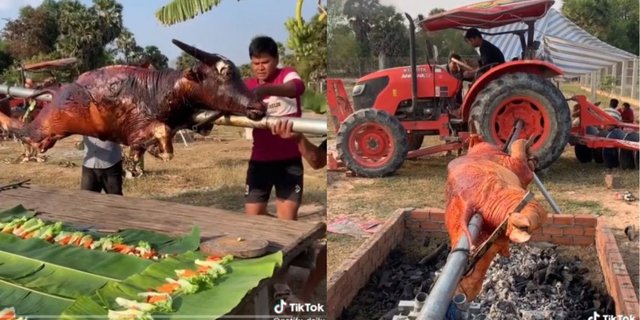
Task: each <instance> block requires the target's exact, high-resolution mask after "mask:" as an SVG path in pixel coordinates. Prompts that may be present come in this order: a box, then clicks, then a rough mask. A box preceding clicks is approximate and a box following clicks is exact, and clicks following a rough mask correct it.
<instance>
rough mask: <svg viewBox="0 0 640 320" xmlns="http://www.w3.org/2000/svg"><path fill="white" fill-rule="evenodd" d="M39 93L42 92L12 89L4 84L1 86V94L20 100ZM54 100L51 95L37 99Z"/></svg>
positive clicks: (37, 98) (28, 89) (20, 88)
mask: <svg viewBox="0 0 640 320" xmlns="http://www.w3.org/2000/svg"><path fill="white" fill-rule="evenodd" d="M38 91H40V90H37V89H30V88H23V87H11V86H7V85H4V84H1V85H0V94H6V95H9V96H14V97H20V98H26V97H28V96H31V95H33V94H35V93H36V92H38ZM52 98H53V97H52V96H51V94H43V95H41V96H39V97H36V98H35V99H36V100H42V101H51V99H52Z"/></svg>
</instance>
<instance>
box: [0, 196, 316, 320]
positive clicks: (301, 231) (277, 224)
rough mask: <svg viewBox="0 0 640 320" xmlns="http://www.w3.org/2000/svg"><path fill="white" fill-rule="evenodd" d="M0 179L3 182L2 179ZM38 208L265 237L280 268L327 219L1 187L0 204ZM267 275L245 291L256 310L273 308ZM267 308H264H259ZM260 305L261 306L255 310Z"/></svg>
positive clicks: (47, 213)
mask: <svg viewBox="0 0 640 320" xmlns="http://www.w3.org/2000/svg"><path fill="white" fill-rule="evenodd" d="M2 184H4V183H2ZM20 204H21V205H23V206H24V207H25V208H27V209H31V210H36V211H38V212H40V214H39V215H38V216H39V217H41V218H42V219H46V220H56V221H63V222H68V223H72V224H74V225H78V226H82V227H94V228H101V229H114V230H117V229H126V228H137V229H145V230H151V231H157V232H161V233H164V234H168V235H183V234H185V233H188V232H190V231H191V229H192V228H193V226H195V225H198V226H199V227H200V234H201V237H202V241H205V240H207V239H211V238H213V237H217V236H222V235H233V236H239V237H243V238H247V239H249V238H254V239H255V238H257V239H263V240H268V241H269V244H270V246H269V252H275V251H277V250H282V252H283V268H286V267H287V266H288V265H289V264H290V263H291V261H292V260H294V259H295V258H296V257H297V256H298V255H300V253H303V252H304V251H305V250H307V249H308V248H310V247H311V245H312V244H313V243H314V241H316V240H317V239H320V238H322V237H324V235H325V232H326V224H324V223H322V222H317V223H307V222H300V221H286V220H280V219H276V218H273V217H267V216H247V215H244V214H243V213H236V212H232V211H227V210H221V209H216V208H211V207H198V206H190V205H184V204H179V203H174V202H168V201H159V200H149V199H139V198H130V197H127V196H124V197H123V196H117V195H106V194H98V193H95V192H89V191H82V190H55V189H52V188H46V187H42V186H36V185H30V186H29V188H17V189H12V190H5V191H1V192H0V210H5V209H8V208H11V207H14V206H16V205H20ZM269 284H270V281H269V279H265V281H262V282H261V283H260V284H259V286H258V287H257V288H255V289H254V290H252V291H251V292H250V293H249V294H248V295H247V296H245V298H244V300H243V302H242V304H241V305H243V304H244V303H245V302H247V301H248V300H249V299H251V298H256V297H259V301H256V302H257V304H256V312H259V313H256V314H263V315H264V314H265V313H263V312H266V311H272V310H271V308H270V307H268V306H265V303H268V301H265V299H268V295H267V294H266V292H268V291H267V289H268V286H269ZM265 307H266V308H268V309H266V310H265V309H264V308H265ZM258 310H260V311H258Z"/></svg>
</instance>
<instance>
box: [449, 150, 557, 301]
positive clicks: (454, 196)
mask: <svg viewBox="0 0 640 320" xmlns="http://www.w3.org/2000/svg"><path fill="white" fill-rule="evenodd" d="M530 144H531V141H527V140H524V139H519V140H516V141H514V143H513V144H512V146H511V154H510V155H509V154H506V153H504V152H502V150H500V149H499V148H498V147H496V146H495V145H492V144H489V143H486V142H479V143H476V144H472V145H471V146H470V148H469V152H468V153H467V155H465V156H462V157H458V158H456V159H454V160H453V161H451V162H450V163H449V165H448V168H447V169H448V177H447V186H446V198H447V207H446V215H445V225H446V228H447V232H448V233H449V237H450V239H451V246H452V248H455V246H456V245H457V243H458V240H459V239H460V237H467V239H468V240H471V236H470V234H469V229H468V224H469V221H470V220H471V217H472V216H473V215H474V214H476V213H479V214H480V215H481V216H482V219H483V222H482V229H481V232H480V235H479V237H478V239H476V241H475V242H472V246H471V249H472V250H474V249H475V248H476V247H477V246H479V245H480V244H482V243H483V242H484V241H485V240H487V239H488V237H489V236H490V235H491V233H492V232H493V231H494V230H495V229H497V228H498V226H499V225H500V224H501V223H502V221H504V219H505V218H507V217H508V218H509V220H508V225H507V229H506V234H505V235H503V236H501V237H499V238H498V239H497V240H496V241H495V242H494V243H493V244H492V245H491V246H490V247H489V250H488V251H487V252H486V254H485V255H484V256H482V258H481V259H480V260H478V262H477V263H476V265H475V266H474V268H473V269H471V271H470V272H469V274H467V275H465V276H463V279H462V281H460V284H459V286H458V288H457V292H458V293H463V294H465V295H466V297H467V299H468V300H467V301H472V300H473V299H475V298H476V297H477V296H478V294H479V293H480V291H481V290H482V283H483V280H484V277H485V275H486V272H487V270H488V268H489V266H490V265H491V262H492V261H493V259H494V257H495V256H496V254H498V253H500V255H502V256H509V242H510V241H512V242H514V243H523V242H526V241H528V240H529V239H530V238H531V233H532V232H533V231H535V230H536V229H538V228H540V226H542V224H543V223H544V221H545V219H546V218H547V212H546V210H545V209H544V208H543V207H542V206H541V205H540V203H538V202H537V201H536V200H531V201H530V202H529V203H528V204H527V205H526V206H525V207H524V209H523V210H521V211H520V212H513V211H514V209H515V208H516V207H517V206H518V204H519V203H520V202H521V201H522V199H523V198H524V197H525V195H526V193H527V187H528V186H529V184H530V183H531V181H532V179H533V168H535V159H534V158H532V157H530V152H529V147H530ZM470 243H471V242H470Z"/></svg>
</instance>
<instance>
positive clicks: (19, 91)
mask: <svg viewBox="0 0 640 320" xmlns="http://www.w3.org/2000/svg"><path fill="white" fill-rule="evenodd" d="M39 92H40V90H36V89H29V88H22V87H10V86H7V85H0V94H6V95H9V96H15V97H21V98H25V97H30V96H32V95H34V94H36V93H39ZM52 98H53V96H52V95H51V94H49V93H43V94H42V95H39V96H37V97H35V98H34V99H37V100H42V101H51V99H52ZM278 119H282V120H285V119H286V120H289V121H291V122H293V129H292V130H293V131H294V132H298V133H309V134H322V135H326V134H327V131H328V130H327V121H325V120H314V119H303V118H288V117H264V118H262V120H260V121H253V120H250V119H249V118H246V117H241V116H222V117H220V112H217V111H210V110H203V111H201V112H198V113H196V114H195V115H194V116H193V120H194V121H195V122H196V123H198V124H205V123H208V122H211V121H213V123H215V124H217V125H222V126H234V127H245V128H256V129H269V127H270V125H273V124H274V123H275V122H276V121H277V120H278Z"/></svg>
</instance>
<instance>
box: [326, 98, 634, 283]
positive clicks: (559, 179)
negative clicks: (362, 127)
mask: <svg viewBox="0 0 640 320" xmlns="http://www.w3.org/2000/svg"><path fill="white" fill-rule="evenodd" d="M565 89H566V90H565ZM347 90H349V89H347ZM562 90H563V92H565V94H567V96H570V95H574V94H583V95H586V96H587V97H589V96H590V95H589V94H588V93H587V92H585V91H583V90H581V89H580V88H579V87H577V86H573V85H570V86H568V87H565V86H564V85H563V87H562ZM348 92H349V91H348ZM599 101H602V102H603V106H606V105H607V104H608V101H609V100H608V98H606V97H599ZM570 105H571V104H570ZM634 107H635V111H636V113H637V110H638V109H637V106H634ZM329 137H330V140H329V145H330V148H331V147H332V146H334V145H335V135H334V134H330V135H329ZM439 143H441V142H440V141H439V140H438V139H437V138H433V137H429V138H426V139H425V143H424V144H423V147H426V146H431V145H435V144H439ZM452 159H454V157H453V156H440V155H436V156H432V157H427V158H423V159H419V160H408V161H405V163H404V164H403V166H402V168H401V169H400V170H399V171H397V173H396V174H395V175H394V176H391V177H387V178H381V179H366V178H347V177H345V174H344V173H343V172H329V173H328V176H327V199H328V203H329V207H328V213H327V219H328V220H331V219H333V218H335V217H337V216H340V215H344V214H346V215H349V216H358V217H365V218H377V219H379V220H384V219H385V218H386V217H388V216H389V215H391V214H392V213H393V212H394V211H395V210H396V209H398V208H407V207H413V208H422V207H438V208H444V202H445V199H444V184H445V181H446V166H447V164H448V162H449V161H451V160H452ZM604 174H605V170H604V167H603V165H602V164H596V163H591V164H580V163H579V162H578V161H577V160H576V159H575V156H574V154H573V147H571V146H567V148H566V150H565V152H564V153H563V155H562V157H561V158H560V159H559V160H558V161H557V162H556V163H554V164H553V166H551V168H549V169H548V170H547V171H546V172H544V173H543V174H541V175H539V177H540V179H541V180H542V182H543V184H544V185H545V187H546V188H547V190H548V191H549V192H550V193H551V195H552V196H553V197H554V199H555V200H556V202H557V203H558V205H559V206H560V208H561V210H562V211H563V213H567V214H578V213H580V214H593V215H597V216H600V215H604V216H608V217H610V218H611V219H609V222H610V223H611V224H612V225H613V227H614V233H616V235H617V238H618V246H619V247H620V249H621V250H622V252H623V255H624V256H625V263H626V264H627V269H628V270H629V272H630V273H631V274H632V278H633V281H634V283H638V281H639V278H638V269H639V267H638V247H639V245H638V239H636V240H635V241H633V242H632V241H629V240H627V238H626V237H625V236H624V232H623V230H624V228H625V227H626V226H627V225H635V226H636V228H638V226H639V223H638V209H639V207H638V202H634V203H631V204H628V203H625V202H624V201H620V200H616V199H615V195H616V193H617V192H619V193H622V192H624V191H626V190H628V191H631V192H632V193H633V194H634V195H635V196H638V195H639V193H640V190H639V181H638V170H635V171H634V170H626V171H622V170H618V171H614V174H615V175H617V176H618V177H619V178H620V179H621V186H622V187H621V189H620V190H611V189H607V188H606V186H605V183H604ZM532 190H533V191H534V193H535V195H536V198H537V199H541V200H542V202H544V203H545V205H546V206H547V208H548V209H549V210H550V207H549V206H548V204H546V202H545V201H544V199H543V197H542V194H541V193H540V192H539V190H537V188H535V186H532ZM365 240H366V239H365V238H362V237H352V236H345V235H338V234H333V233H330V234H329V235H328V242H329V244H328V245H329V257H328V269H329V273H330V274H331V273H332V272H333V271H335V270H336V269H337V268H338V267H339V266H340V264H341V263H342V262H343V261H345V260H346V258H347V257H348V256H349V255H350V253H351V252H354V251H355V249H356V248H357V247H358V246H360V245H361V244H362V243H364V241H365Z"/></svg>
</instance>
